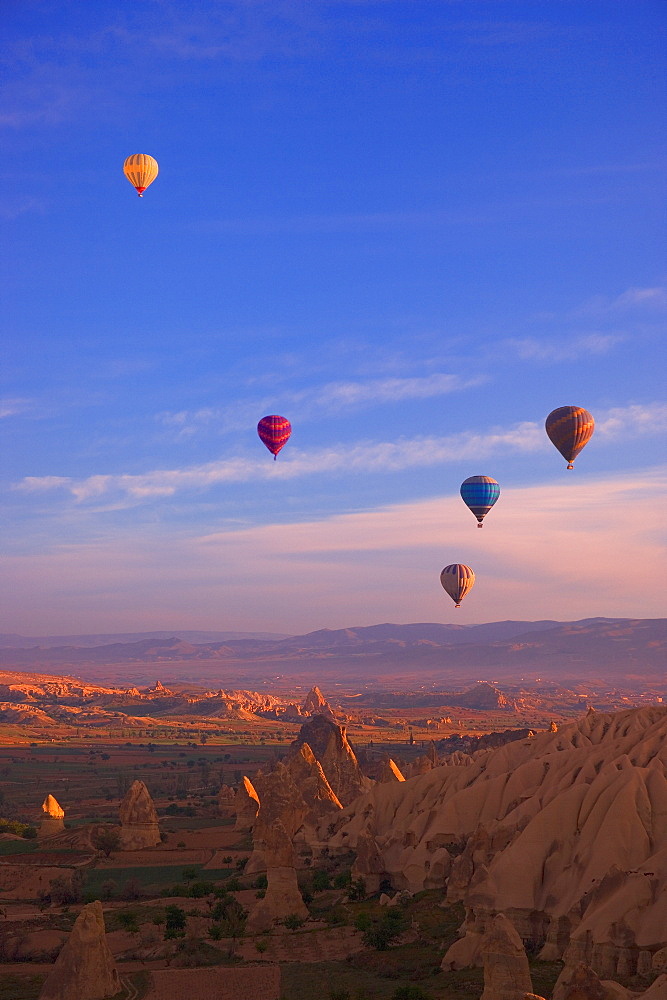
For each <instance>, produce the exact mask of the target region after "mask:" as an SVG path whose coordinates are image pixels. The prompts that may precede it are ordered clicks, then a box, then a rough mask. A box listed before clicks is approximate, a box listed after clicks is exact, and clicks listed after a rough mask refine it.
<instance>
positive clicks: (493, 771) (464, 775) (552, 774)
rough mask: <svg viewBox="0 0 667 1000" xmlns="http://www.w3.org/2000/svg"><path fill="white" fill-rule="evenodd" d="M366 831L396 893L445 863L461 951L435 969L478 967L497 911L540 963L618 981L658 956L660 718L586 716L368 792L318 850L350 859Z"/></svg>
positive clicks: (664, 720)
mask: <svg viewBox="0 0 667 1000" xmlns="http://www.w3.org/2000/svg"><path fill="white" fill-rule="evenodd" d="M325 771H326V768H325ZM368 833H370V834H371V835H372V836H373V837H374V839H375V841H376V843H377V845H378V849H379V851H380V853H381V855H382V858H383V862H384V867H385V871H386V872H387V874H388V877H389V878H390V879H391V882H392V884H393V885H394V886H396V888H403V887H406V888H410V889H411V890H412V891H416V890H418V889H422V888H426V887H428V886H430V885H432V884H434V883H433V882H432V881H431V879H432V872H433V870H434V865H436V866H438V872H439V874H440V873H441V872H442V871H443V870H444V871H445V872H446V869H447V865H451V871H450V872H448V873H447V874H448V878H447V898H448V899H449V900H450V901H455V900H460V901H462V902H463V904H464V905H465V908H466V923H465V929H466V932H467V938H468V940H466V939H465V938H464V939H463V940H462V941H459V942H457V943H456V944H455V945H453V946H452V948H451V949H450V951H449V952H448V953H447V955H446V956H445V962H444V963H443V964H444V967H448V966H447V962H448V961H450V962H451V963H453V964H454V965H455V966H458V967H460V965H461V963H463V964H467V963H468V962H470V961H478V960H479V959H478V953H479V943H480V941H481V938H482V936H483V935H484V934H485V933H486V931H487V930H488V925H489V922H490V920H491V918H492V917H493V915H494V914H495V913H498V912H504V913H505V914H506V915H507V916H508V917H509V918H510V919H511V920H512V922H513V924H514V926H515V928H516V929H517V931H518V933H519V935H520V936H521V937H522V938H523V939H524V940H528V939H531V940H533V941H537V942H542V944H543V947H542V950H541V952H540V957H541V958H543V959H545V960H549V961H555V960H558V959H564V960H565V962H566V964H568V965H576V964H578V963H579V962H585V963H586V964H588V965H590V966H591V968H592V969H593V970H594V971H595V972H596V973H597V975H598V976H600V977H601V978H602V979H604V980H607V979H608V980H612V979H614V978H615V977H616V976H617V975H618V976H621V977H623V976H626V975H627V976H632V975H634V974H635V973H636V971H637V968H638V967H639V966H640V965H641V967H642V968H646V967H647V963H648V961H649V957H650V956H652V955H654V954H655V953H656V952H658V951H659V949H661V948H663V947H665V946H666V945H667V893H666V892H665V887H666V886H667V707H665V706H654V707H645V708H639V709H630V710H627V711H623V712H618V713H616V714H607V713H603V712H593V713H590V714H587V715H586V716H584V717H583V718H581V719H579V720H578V721H577V722H573V723H568V724H564V725H561V726H560V728H559V730H558V731H557V732H545V733H540V734H537V735H535V736H532V737H526V738H524V739H520V740H516V741H513V742H508V743H505V744H504V745H502V746H500V747H497V748H495V749H480V750H476V751H475V752H474V753H473V755H472V756H471V757H468V758H467V759H466V761H465V762H464V761H463V760H462V761H461V763H460V764H454V763H453V762H452V761H448V763H447V765H439V766H438V767H435V768H432V769H430V770H428V771H427V772H426V773H424V774H422V775H417V776H415V777H412V778H410V780H408V781H405V782H386V783H378V784H376V785H375V786H374V787H373V788H372V789H371V790H370V791H368V792H366V793H364V794H362V795H360V796H359V798H357V800H356V801H354V802H353V803H352V804H351V805H349V806H348V807H347V808H346V809H345V810H344V811H343V812H342V813H341V814H340V816H339V817H338V819H337V821H336V829H335V831H334V832H333V834H332V835H331V837H330V840H329V847H330V848H331V849H332V850H340V851H343V850H355V848H356V844H357V841H358V839H359V837H360V836H362V835H365V834H368ZM452 856H454V857H453V860H452ZM443 866H444V868H443ZM640 956H641V958H640ZM450 967H451V965H450Z"/></svg>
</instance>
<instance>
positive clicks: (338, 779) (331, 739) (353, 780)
mask: <svg viewBox="0 0 667 1000" xmlns="http://www.w3.org/2000/svg"><path fill="white" fill-rule="evenodd" d="M304 743H307V744H308V746H309V747H310V748H311V750H312V751H313V754H314V755H315V757H316V758H317V760H318V761H319V762H320V765H321V767H322V770H323V772H324V774H325V776H326V779H327V781H328V782H329V784H330V786H331V788H332V789H333V791H334V792H335V794H336V796H337V798H338V799H339V801H340V802H341V803H342V804H343V806H347V805H349V804H350V803H351V802H353V801H354V799H356V798H357V797H358V796H359V795H360V794H361V793H362V792H364V791H366V790H368V789H369V788H370V787H371V786H372V782H371V780H370V779H369V778H367V777H365V775H363V774H362V772H361V768H360V767H359V761H358V760H357V758H356V756H355V753H354V750H353V749H352V747H351V746H350V744H349V742H348V739H347V735H346V728H345V726H341V725H338V723H336V722H331V721H330V720H329V719H326V718H325V717H324V716H323V715H315V716H313V718H312V719H311V720H310V721H309V722H306V723H304V725H303V726H302V727H301V732H300V733H299V735H298V737H297V738H296V740H295V741H294V743H293V744H292V747H293V748H294V750H298V749H299V747H300V746H301V745H302V744H304Z"/></svg>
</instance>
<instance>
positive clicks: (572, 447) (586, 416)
mask: <svg viewBox="0 0 667 1000" xmlns="http://www.w3.org/2000/svg"><path fill="white" fill-rule="evenodd" d="M544 426H545V427H546V431H547V435H548V437H549V440H550V441H551V443H552V444H553V445H554V446H555V447H556V448H558V450H559V452H560V453H561V455H562V456H563V458H564V459H566V461H567V463H568V465H567V467H568V469H571V468H573V465H572V463H573V462H574V460H575V458H576V457H577V455H578V454H579V452H580V451H581V449H582V448H583V447H584V446H585V445H586V444H587V443H588V442H589V441H590V439H591V438H592V436H593V431H594V430H595V421H594V420H593V417H592V416H591V414H590V413H589V412H588V410H585V409H584V408H583V406H559V407H558V409H557V410H552V411H551V413H550V414H549V416H548V417H547V419H546V422H545V425H544Z"/></svg>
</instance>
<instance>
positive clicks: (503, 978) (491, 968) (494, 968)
mask: <svg viewBox="0 0 667 1000" xmlns="http://www.w3.org/2000/svg"><path fill="white" fill-rule="evenodd" d="M481 951H482V959H483V962H484V992H483V993H482V997H481V1000H524V997H525V995H526V994H527V993H528V994H530V993H532V991H533V984H532V982H531V979H530V971H529V968H528V958H527V956H526V952H525V950H524V947H523V942H522V940H521V938H520V937H519V935H518V934H517V932H516V930H515V928H514V927H513V926H512V923H511V921H509V920H508V919H507V917H506V916H504V915H503V914H502V913H499V914H498V915H497V916H496V917H495V918H494V920H493V922H492V924H491V927H490V928H489V930H488V931H487V933H486V934H485V935H484V937H483V939H482V944H481Z"/></svg>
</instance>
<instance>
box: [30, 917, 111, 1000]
mask: <svg viewBox="0 0 667 1000" xmlns="http://www.w3.org/2000/svg"><path fill="white" fill-rule="evenodd" d="M120 988H121V984H120V979H119V977H118V971H117V969H116V963H115V962H114V960H113V958H112V955H111V952H110V951H109V946H108V945H107V943H106V937H105V929H104V916H103V913H102V904H101V903H100V902H99V900H96V901H95V902H94V903H88V905H87V906H84V908H83V909H82V911H81V913H80V914H79V916H78V917H77V919H76V921H75V923H74V926H73V928H72V933H71V934H70V936H69V938H68V939H67V941H66V943H65V945H64V946H63V949H62V951H61V952H60V954H59V955H58V958H57V959H56V963H55V965H54V966H53V969H52V970H51V972H50V973H49V974H48V976H47V977H46V981H45V983H44V986H43V987H42V992H41V993H40V994H39V1000H74V998H76V1000H103V998H105V997H112V996H115V995H116V993H118V992H119V991H120Z"/></svg>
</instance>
